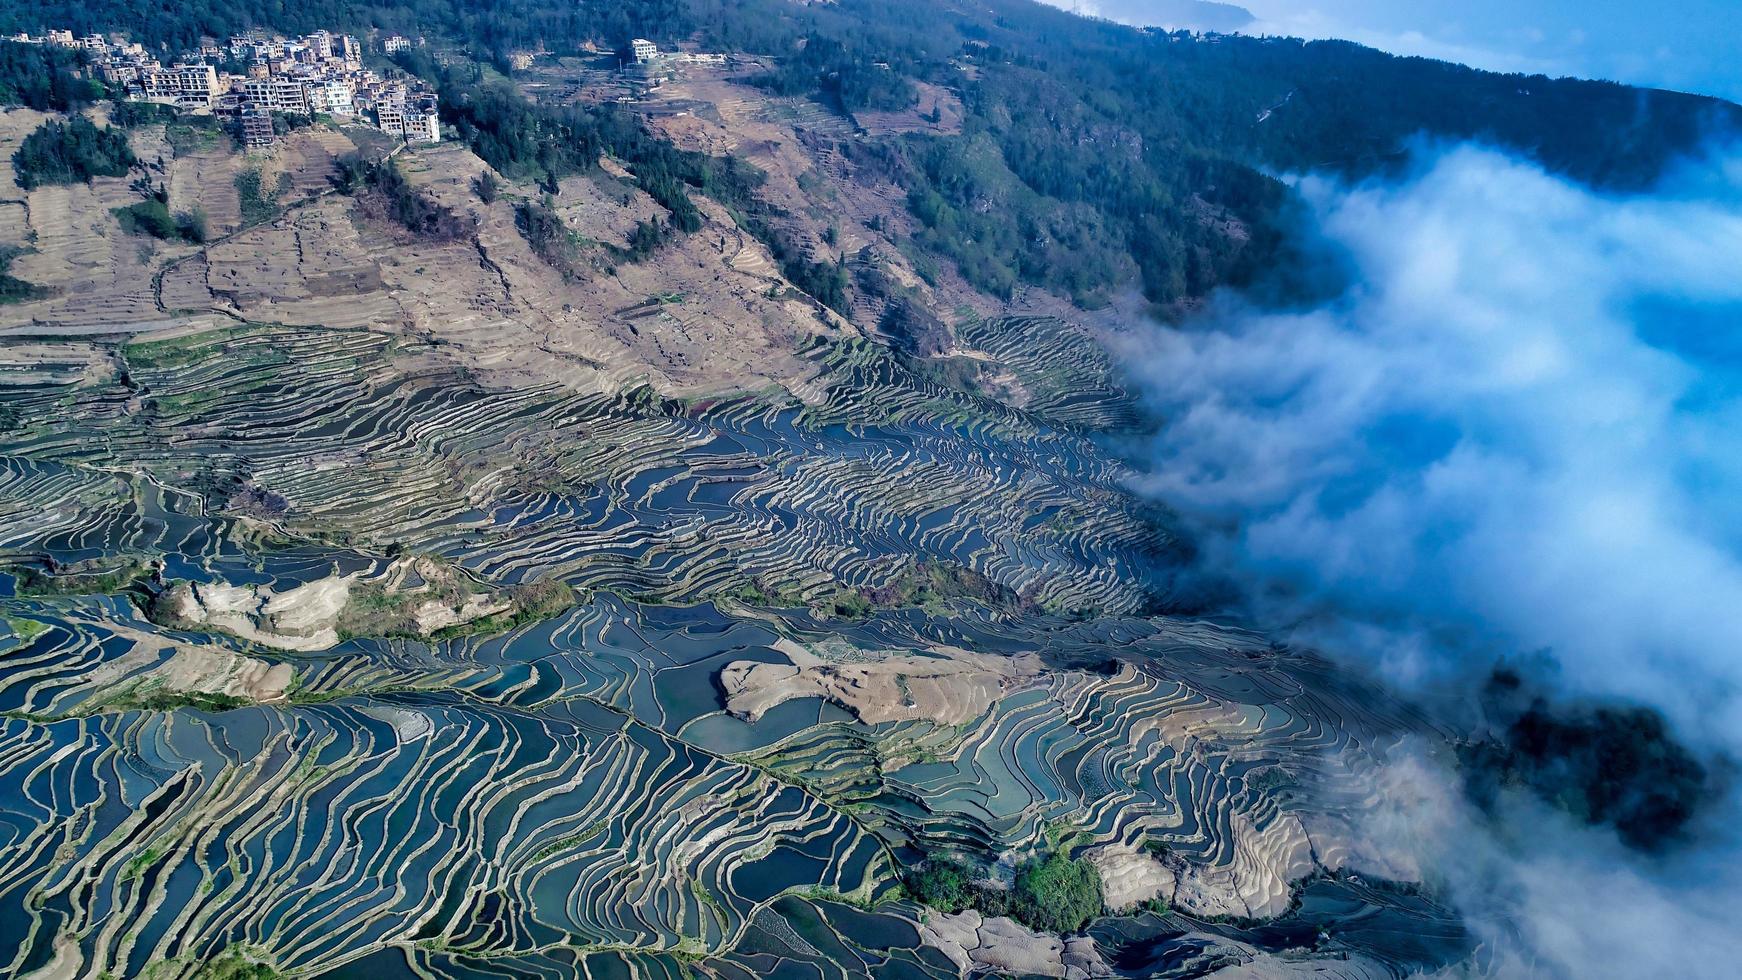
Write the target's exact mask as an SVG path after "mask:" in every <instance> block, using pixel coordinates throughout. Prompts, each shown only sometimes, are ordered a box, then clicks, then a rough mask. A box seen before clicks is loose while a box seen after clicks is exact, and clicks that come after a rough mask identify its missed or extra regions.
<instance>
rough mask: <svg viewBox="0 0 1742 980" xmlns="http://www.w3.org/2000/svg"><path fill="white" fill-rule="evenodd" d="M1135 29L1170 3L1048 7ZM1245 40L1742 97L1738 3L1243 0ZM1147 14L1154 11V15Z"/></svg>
mask: <svg viewBox="0 0 1742 980" xmlns="http://www.w3.org/2000/svg"><path fill="white" fill-rule="evenodd" d="M1048 2H1051V3H1054V4H1055V5H1056V6H1060V7H1065V8H1074V9H1080V10H1083V11H1085V12H1090V13H1100V14H1102V15H1104V16H1108V17H1111V18H1113V19H1116V20H1123V21H1127V22H1132V23H1136V22H1142V21H1145V20H1149V19H1164V18H1167V17H1173V16H1177V10H1178V8H1179V7H1180V6H1181V4H1180V3H1179V2H1178V0H1048ZM1240 5H1241V6H1243V7H1245V8H1246V9H1247V10H1249V11H1251V12H1252V14H1253V16H1254V17H1256V18H1257V23H1256V24H1255V25H1253V26H1251V27H1248V28H1246V30H1247V31H1249V32H1255V33H1256V32H1264V33H1273V34H1289V35H1294V36H1298V37H1342V38H1348V39H1350V40H1353V41H1359V42H1361V43H1363V44H1368V45H1372V46H1373V47H1376V48H1381V49H1384V50H1387V51H1393V52H1396V53H1399V54H1415V55H1424V56H1428V57H1434V58H1442V59H1445V60H1447V61H1456V62H1460V63H1463V64H1468V65H1473V66H1475V67H1478V68H1488V69H1493V70H1497V71H1525V72H1542V73H1544V74H1549V75H1577V76H1580V77H1585V78H1608V79H1613V80H1615V81H1622V82H1629V83H1633V84H1638V85H1651V86H1657V87H1662V88H1672V89H1679V90H1682V91H1690V92H1701V93H1705V94H1708V95H1717V96H1721V97H1723V98H1727V99H1731V100H1733V101H1742V0H1656V2H1649V0H1245V2H1242V3H1241V4H1240ZM1152 12H1153V13H1152Z"/></svg>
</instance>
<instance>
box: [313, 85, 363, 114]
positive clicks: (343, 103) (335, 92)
mask: <svg viewBox="0 0 1742 980" xmlns="http://www.w3.org/2000/svg"><path fill="white" fill-rule="evenodd" d="M321 85H322V87H323V88H325V89H326V92H325V96H324V97H325V99H326V103H327V111H328V112H330V113H332V114H333V115H335V116H349V115H351V114H353V113H355V112H356V111H357V109H356V106H355V105H354V104H353V103H352V102H351V92H352V88H351V83H350V82H349V81H347V80H345V79H343V78H329V79H327V80H326V81H324V82H322V83H321Z"/></svg>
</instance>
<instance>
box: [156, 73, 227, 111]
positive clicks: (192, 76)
mask: <svg viewBox="0 0 1742 980" xmlns="http://www.w3.org/2000/svg"><path fill="white" fill-rule="evenodd" d="M139 82H140V85H141V87H142V88H143V89H144V90H145V97H146V98H148V99H159V100H167V101H173V102H175V103H176V104H177V105H184V104H185V105H194V106H198V105H206V106H210V105H211V104H212V100H213V99H215V98H217V97H218V96H219V95H220V94H222V92H223V89H221V88H220V87H219V85H218V71H217V69H215V68H213V67H212V66H211V65H183V64H177V65H172V66H170V67H168V68H154V69H149V70H146V71H143V72H141V73H140V77H139Z"/></svg>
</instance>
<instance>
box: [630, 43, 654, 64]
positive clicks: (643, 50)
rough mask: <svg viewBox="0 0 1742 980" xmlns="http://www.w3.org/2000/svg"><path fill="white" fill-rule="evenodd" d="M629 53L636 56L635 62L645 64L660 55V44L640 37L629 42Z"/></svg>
mask: <svg viewBox="0 0 1742 980" xmlns="http://www.w3.org/2000/svg"><path fill="white" fill-rule="evenodd" d="M629 53H630V54H632V55H634V56H635V63H636V64H638V65H644V64H646V63H648V62H649V61H652V60H653V59H655V58H657V57H659V45H657V44H654V43H653V42H652V41H649V40H648V39H646V38H644V37H638V38H636V39H635V40H633V41H630V42H629Z"/></svg>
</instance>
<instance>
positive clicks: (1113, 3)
mask: <svg viewBox="0 0 1742 980" xmlns="http://www.w3.org/2000/svg"><path fill="white" fill-rule="evenodd" d="M1057 5H1058V6H1061V7H1065V8H1066V9H1069V10H1075V11H1076V12H1077V13H1082V14H1088V15H1091V16H1095V17H1105V18H1106V19H1108V20H1113V21H1118V22H1119V23H1121V24H1130V25H1131V26H1133V27H1171V28H1182V27H1186V28H1191V29H1192V30H1197V31H1216V32H1220V33H1229V32H1232V31H1237V30H1240V29H1241V28H1243V27H1246V26H1247V25H1248V24H1251V23H1252V22H1253V21H1254V20H1255V19H1256V18H1254V17H1253V16H1252V12H1251V11H1249V10H1247V9H1246V8H1245V7H1241V6H1238V5H1236V4H1232V3H1215V2H1213V0H1085V2H1082V3H1072V2H1071V0H1060V2H1059V3H1058V4H1057Z"/></svg>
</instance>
